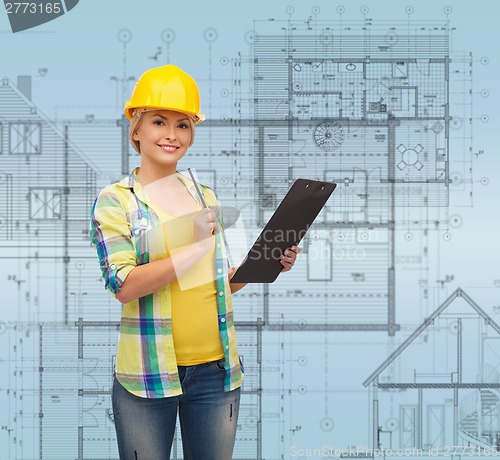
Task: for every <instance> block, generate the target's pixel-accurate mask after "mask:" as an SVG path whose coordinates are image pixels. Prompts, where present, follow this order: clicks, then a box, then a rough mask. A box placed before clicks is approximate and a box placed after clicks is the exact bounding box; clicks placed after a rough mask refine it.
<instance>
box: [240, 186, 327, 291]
mask: <svg viewBox="0 0 500 460" xmlns="http://www.w3.org/2000/svg"><path fill="white" fill-rule="evenodd" d="M336 186H337V184H334V183H331V182H322V181H314V180H308V179H297V180H296V181H295V182H294V184H293V185H292V187H291V188H290V190H289V191H288V193H287V194H286V196H285V198H283V201H282V202H281V203H280V205H279V206H278V208H277V209H276V211H275V212H274V214H273V215H272V216H271V219H269V222H268V223H267V225H266V226H265V228H264V229H263V230H262V232H261V234H260V235H259V237H258V238H257V240H256V241H255V243H254V244H253V246H252V248H251V249H250V250H249V251H248V254H247V256H246V258H245V260H244V261H243V263H242V264H241V265H240V266H239V268H238V270H236V273H235V274H234V275H233V277H232V278H231V283H272V282H274V281H275V280H276V278H277V277H278V275H279V274H280V272H281V271H282V270H283V265H282V264H281V263H280V257H281V255H282V254H283V252H284V251H285V250H286V249H287V248H291V247H292V246H298V244H299V242H300V241H301V240H302V238H303V237H304V235H305V234H306V232H307V230H308V229H309V227H310V226H311V224H312V223H313V221H314V219H316V217H317V215H318V214H319V212H320V211H321V209H322V208H323V206H324V205H325V203H326V202H327V200H328V198H330V195H331V194H332V193H333V191H334V190H335V187H336Z"/></svg>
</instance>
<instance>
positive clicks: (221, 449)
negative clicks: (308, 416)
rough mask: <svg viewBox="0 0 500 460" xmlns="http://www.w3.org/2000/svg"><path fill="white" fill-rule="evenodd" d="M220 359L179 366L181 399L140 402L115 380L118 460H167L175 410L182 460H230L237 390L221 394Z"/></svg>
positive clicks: (235, 419)
mask: <svg viewBox="0 0 500 460" xmlns="http://www.w3.org/2000/svg"><path fill="white" fill-rule="evenodd" d="M224 377H225V370H224V359H221V360H219V361H213V362H210V363H204V364H198V365H196V366H179V378H180V380H181V385H182V391H183V394H182V395H179V396H171V397H168V398H155V399H153V398H140V397H138V396H135V395H133V394H132V393H129V392H128V391H127V390H126V389H125V388H123V386H122V385H121V384H120V383H119V382H118V381H117V380H116V378H115V380H114V383H113V391H112V401H113V413H114V420H115V428H116V437H117V441H118V451H119V453H120V459H121V460H168V459H169V458H170V451H171V448H172V443H173V439H174V431H175V423H176V418H177V411H178V412H179V420H180V426H181V437H182V448H183V452H184V460H231V458H232V455H233V447H234V440H235V437H236V424H237V421H238V413H239V405H240V389H239V388H238V389H236V390H233V391H229V392H224Z"/></svg>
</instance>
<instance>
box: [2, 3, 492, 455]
mask: <svg viewBox="0 0 500 460" xmlns="http://www.w3.org/2000/svg"><path fill="white" fill-rule="evenodd" d="M339 5H344V6H345V13H344V14H343V18H345V19H346V20H352V21H355V20H356V21H359V20H361V19H363V17H364V15H363V14H362V13H361V12H360V9H361V8H362V7H364V6H367V7H368V8H369V16H371V17H372V18H373V19H374V21H382V22H391V21H405V20H407V19H408V15H407V14H406V12H405V8H406V7H407V6H408V5H412V6H413V8H414V12H413V14H412V15H411V21H415V23H418V22H419V21H424V22H425V21H429V20H444V19H445V18H446V14H445V13H444V8H445V7H446V6H451V7H452V9H453V11H452V13H451V14H450V15H449V20H450V24H451V26H452V27H453V28H454V29H455V30H454V31H453V33H452V36H453V42H452V48H453V50H454V51H456V50H462V51H464V53H465V54H468V53H469V52H471V53H472V55H473V56H474V62H475V66H474V74H473V81H472V85H473V92H474V98H473V114H474V120H473V125H474V128H473V138H472V144H473V146H474V148H473V151H474V152H475V151H479V150H484V154H482V155H480V156H479V158H477V159H474V160H473V166H474V173H473V181H472V183H471V184H468V186H467V187H465V192H464V193H460V192H457V191H455V192H451V193H450V207H449V215H460V216H461V219H462V225H461V226H460V227H459V228H456V229H454V228H452V229H450V231H449V233H450V234H451V239H450V240H449V241H444V240H443V238H442V233H440V232H436V234H435V235H434V236H432V243H433V246H432V247H433V250H434V251H435V252H434V254H433V258H432V263H433V265H432V267H430V269H429V271H430V272H431V277H430V278H431V279H430V280H429V286H428V288H429V293H430V294H429V298H428V299H425V300H424V299H422V297H421V292H420V289H419V287H418V283H416V282H415V280H416V278H419V277H420V278H422V277H424V275H422V272H419V273H414V272H411V271H409V272H405V274H404V275H402V276H401V277H400V278H398V281H397V285H396V319H397V322H398V323H399V324H400V325H401V331H399V332H397V333H396V335H395V337H389V336H388V335H387V333H384V332H359V331H357V332H349V331H340V332H336V331H333V332H332V331H316V332H309V333H301V332H293V331H279V330H277V331H268V332H265V333H264V334H263V337H262V339H261V340H262V344H263V345H264V352H265V354H264V355H263V362H264V364H263V379H262V388H263V389H264V394H263V401H262V404H263V406H262V411H263V417H264V423H265V430H264V432H263V439H262V443H263V445H262V451H263V458H266V459H274V458H289V448H290V446H292V445H297V446H300V447H302V448H307V447H310V448H314V447H321V446H323V445H331V446H340V447H345V446H348V445H356V444H360V445H368V442H369V439H370V433H371V428H370V413H369V411H370V400H369V395H368V392H367V389H366V388H365V387H363V386H362V382H363V381H364V380H365V379H366V377H367V376H368V375H369V374H371V373H372V372H373V370H374V369H375V368H376V367H377V366H378V365H379V364H380V363H381V362H382V361H383V360H384V359H385V358H386V357H387V356H388V355H389V354H390V353H391V352H392V351H393V350H394V349H395V348H396V347H397V345H398V344H400V343H401V342H402V340H404V338H406V337H407V336H408V335H409V334H410V333H411V332H412V331H413V330H414V329H415V328H416V327H417V326H418V324H420V323H421V321H422V320H423V319H424V318H425V317H426V316H427V315H429V314H430V313H431V312H432V311H434V310H435V309H436V308H437V307H438V306H439V305H440V304H441V303H442V302H443V301H444V300H445V299H446V298H447V297H448V296H449V295H450V293H451V292H453V291H454V290H455V289H456V288H458V287H461V288H462V289H464V290H465V291H466V292H467V293H468V294H469V295H470V296H471V297H472V298H473V299H474V300H475V301H476V302H477V303H478V304H479V305H480V306H481V307H482V308H483V309H484V310H485V311H486V312H487V313H488V314H489V315H491V317H492V318H493V319H494V320H495V321H497V322H500V300H499V296H498V289H499V288H500V273H499V272H498V255H499V249H500V241H499V238H498V230H499V224H500V222H499V218H498V199H497V197H498V194H499V192H500V180H499V179H500V174H499V170H500V169H499V167H500V161H499V159H498V155H497V154H498V152H499V149H498V140H497V132H498V126H500V124H499V123H500V120H499V110H498V104H499V102H500V95H499V93H498V76H499V75H500V63H499V59H498V45H497V43H498V39H499V37H498V18H499V13H500V4H499V3H498V2H494V1H492V0H490V1H485V0H478V1H475V2H459V1H428V0H421V1H419V2H418V3H417V2H414V3H411V2H401V1H395V0H390V1H389V0H384V1H366V0H365V1H361V2H360V1H356V0H355V1H350V2H345V3H343V2H337V1H323V0H316V1H314V2H298V1H281V0H277V1H274V2H264V1H262V0H256V1H254V2H245V3H240V4H236V3H234V2H226V1H213V2H210V3H209V2H201V1H198V0H196V1H193V2H190V3H188V4H186V3H180V2H175V3H166V2H164V1H160V0H148V1H147V2H142V3H141V4H139V2H137V1H132V0H121V1H117V0H109V1H106V2H98V1H97V0H81V1H80V3H79V4H78V6H77V7H75V9H73V10H72V11H71V12H69V13H68V14H66V15H64V17H61V18H59V19H57V20H55V21H53V22H50V23H48V24H45V25H42V26H40V27H37V28H36V29H32V30H30V31H26V32H22V33H17V34H12V33H11V32H10V28H9V25H8V21H7V18H6V16H5V14H0V40H1V44H2V46H1V47H0V62H1V70H2V72H1V75H0V76H2V77H7V78H9V79H10V80H15V78H16V76H17V75H32V76H33V98H32V100H33V102H34V104H35V105H36V106H37V107H38V108H39V109H40V111H41V112H43V113H45V115H46V116H47V117H48V118H49V119H51V120H54V121H57V120H63V119H65V118H84V117H85V115H86V114H88V113H93V114H95V116H96V118H103V119H106V118H107V119H112V118H118V117H119V116H120V113H121V109H122V106H123V94H124V93H125V94H127V95H128V94H129V90H130V88H131V86H130V84H129V86H127V87H125V88H123V87H121V85H120V83H119V82H117V81H116V80H112V79H111V77H117V78H122V76H123V75H124V66H125V72H126V75H127V77H128V76H134V77H138V76H139V75H140V74H141V73H142V71H144V70H145V69H147V68H149V67H152V66H155V65H160V64H162V63H167V62H172V63H175V64H177V65H179V66H180V67H181V68H184V69H186V70H188V71H189V73H191V74H192V75H194V76H196V79H197V81H198V83H199V86H200V90H201V98H202V104H203V106H204V111H205V112H206V113H207V115H208V116H209V117H210V113H211V112H212V113H216V114H220V113H223V112H224V110H226V109H227V100H225V99H224V98H222V97H220V89H219V87H218V85H217V81H218V79H222V80H227V78H228V76H227V70H226V68H225V67H224V66H222V65H220V60H221V58H223V57H228V58H230V59H232V58H235V57H237V56H238V54H239V53H241V54H242V55H248V54H249V53H250V47H249V44H248V41H247V39H248V33H250V32H251V31H252V30H253V28H254V20H256V21H266V20H268V19H270V18H275V19H276V20H286V19H287V18H288V14H287V10H286V9H287V7H289V6H293V9H294V12H293V14H292V15H291V18H292V19H294V20H296V21H300V20H304V19H305V18H307V17H308V16H310V15H311V9H312V8H313V7H314V6H317V7H319V8H320V13H319V15H318V16H319V17H320V18H321V19H325V20H326V19H335V20H336V19H337V18H338V17H339V15H338V13H337V8H338V6H339ZM124 29H126V30H128V31H130V32H131V34H132V38H131V40H130V41H129V42H128V43H127V48H126V62H124V54H123V43H122V42H121V41H120V40H119V36H118V34H119V32H120V31H122V30H124ZM166 29H168V30H171V31H174V32H175V40H174V41H173V42H172V43H171V44H170V46H169V47H168V49H167V47H166V46H165V44H166V43H165V42H164V41H163V40H162V38H161V32H162V31H164V30H166ZM207 30H209V31H210V33H211V34H212V35H211V36H213V31H215V32H216V35H217V38H216V39H215V40H213V41H212V40H207V39H206V38H207V35H206V34H207ZM158 47H163V50H162V54H161V55H159V58H158V61H154V60H153V59H151V56H153V55H154V54H155V52H156V51H157V49H158ZM167 57H168V58H167ZM483 57H486V58H488V63H487V65H484V64H482V63H481V58H483ZM40 69H47V73H46V75H45V76H42V74H43V73H44V72H43V71H41V70H40ZM461 89H463V88H461ZM484 89H486V90H487V91H488V96H487V97H483V96H481V95H480V92H481V91H482V90H484ZM485 114H486V115H487V117H488V121H487V122H483V121H481V116H482V115H485ZM109 154H110V155H116V161H117V164H118V162H119V161H120V150H119V146H117V147H116V151H115V152H110V153H109ZM452 155H453V152H450V156H452ZM469 157H470V158H473V155H469ZM0 161H1V160H0ZM91 161H92V162H93V163H94V164H95V166H96V167H97V168H99V167H100V158H99V156H98V155H96V156H95V157H93V158H91ZM465 168H466V166H465ZM104 169H105V168H104ZM118 177H121V175H120V174H119V171H117V173H116V176H115V179H116V178H118ZM485 178H486V179H487V180H484V179H485ZM110 181H111V177H110V175H109V171H108V170H106V173H104V174H102V175H101V176H100V177H98V184H100V185H105V184H106V183H108V182H110ZM484 183H487V185H483V184H484ZM469 191H471V193H472V194H470V193H469ZM224 204H227V205H235V203H224ZM5 263H6V265H7V264H9V267H10V269H11V271H12V272H13V273H15V272H16V270H17V264H19V263H20V262H16V261H15V260H12V259H9V260H6V261H5ZM299 263H300V262H299ZM87 266H90V263H88V264H87ZM447 275H449V276H452V277H453V279H452V281H450V282H448V283H444V284H443V283H440V282H439V280H442V279H445V278H446V276H447ZM28 282H29V283H33V289H35V288H36V289H38V290H39V291H40V292H42V291H44V287H43V286H40V280H38V281H37V280H35V279H32V280H29V281H28ZM280 282H281V283H283V286H285V285H286V283H287V281H286V279H284V280H281V281H280ZM42 284H43V283H42ZM291 288H293V286H291ZM18 289H19V287H18V286H17V285H16V284H15V283H11V282H9V280H7V279H4V280H2V290H3V291H4V301H3V302H2V306H1V307H0V311H1V312H2V315H1V318H0V320H1V321H2V322H3V323H4V325H6V324H9V327H11V326H12V325H15V324H16V323H17V324H18V325H19V326H20V327H21V326H22V327H24V326H23V325H24V324H26V323H30V324H35V323H37V322H39V321H53V322H56V323H57V322H58V321H61V317H60V314H61V310H60V307H59V306H57V305H54V307H52V306H50V305H43V306H41V307H40V308H39V309H38V311H37V310H35V309H31V308H32V307H29V308H30V309H29V310H28V311H27V310H26V308H28V307H26V306H25V304H24V302H23V300H22V299H20V297H19V291H18ZM102 295H104V294H102ZM495 307H497V308H495ZM118 308H119V306H118V305H117V310H116V311H117V315H118ZM304 308H307V307H305V306H304ZM235 310H236V312H237V311H238V297H235ZM117 318H118V316H116V317H115V318H112V319H117ZM4 327H5V326H4ZM2 332H4V333H3V337H2V349H1V351H0V367H3V370H2V372H1V373H0V396H1V397H2V398H3V400H4V401H6V405H5V406H4V410H2V411H3V415H2V416H0V423H1V425H2V429H1V430H0V446H3V447H2V448H1V449H0V459H12V460H14V459H15V460H17V459H21V458H22V459H31V458H41V457H39V450H40V444H39V437H38V436H37V435H35V434H34V435H33V436H32V437H30V436H28V435H26V433H29V432H30V429H31V428H33V430H32V431H33V432H35V431H36V427H37V422H38V420H37V417H36V411H35V410H34V409H35V408H36V405H35V404H33V413H32V414H30V417H26V414H19V407H20V406H21V405H23V404H24V405H26V402H24V403H21V402H19V400H18V399H17V395H15V391H16V385H17V383H16V382H17V380H15V379H13V377H12V373H13V372H14V371H15V370H16V368H17V369H18V368H19V367H23V366H24V365H28V363H31V361H30V359H31V358H30V356H36V354H37V352H36V343H33V344H31V345H30V349H29V350H26V351H24V352H23V353H20V352H19V349H16V350H15V351H14V348H13V346H14V343H15V342H16V340H17V338H18V337H17V335H15V333H13V332H8V333H5V329H3V330H1V329H0V334H1V333H2ZM111 340H112V339H111ZM497 347H498V345H497ZM301 357H302V358H303V357H305V358H306V359H305V364H304V360H302V361H300V360H299V358H301ZM422 359H423V360H426V359H428V357H425V356H422ZM415 365H416V366H417V365H418V363H416V364H415ZM275 368H279V369H280V370H281V371H283V373H281V372H276V371H274V370H273V369H275ZM25 385H27V384H26V383H25ZM27 386H28V387H29V385H27ZM24 388H25V389H26V386H25V387H24ZM33 388H36V378H35V377H33ZM26 394H29V392H26ZM27 397H29V396H27ZM23 407H25V406H23ZM19 420H23V422H22V423H21V424H20V423H19ZM240 422H244V421H240ZM70 423H71V422H70ZM248 423H253V422H252V421H249V422H248ZM75 426H76V422H75ZM46 429H50V426H49V427H47V428H46ZM16 436H17V439H16V440H15V441H14V437H16ZM20 439H22V441H23V442H22V445H20ZM59 443H60V445H61V450H64V448H65V440H64V437H63V438H62V439H60V440H59ZM71 443H73V441H72V440H71V441H68V449H69V448H72V446H71ZM113 446H114V444H113V440H112V439H111V440H110V441H109V451H108V453H103V455H108V456H109V457H106V458H116V454H115V453H114V450H113V449H114V447H113ZM113 455H115V456H113ZM68 458H69V457H68ZM250 458H252V457H250Z"/></svg>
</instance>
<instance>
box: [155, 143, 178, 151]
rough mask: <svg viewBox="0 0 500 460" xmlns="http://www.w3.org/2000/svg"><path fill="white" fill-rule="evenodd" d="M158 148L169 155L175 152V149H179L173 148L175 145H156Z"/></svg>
mask: <svg viewBox="0 0 500 460" xmlns="http://www.w3.org/2000/svg"><path fill="white" fill-rule="evenodd" d="M157 145H158V147H160V148H161V149H162V150H163V151H165V152H169V153H173V152H175V151H177V149H178V148H179V147H177V146H175V145H168V144H157Z"/></svg>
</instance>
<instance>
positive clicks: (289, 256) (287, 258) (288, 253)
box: [280, 246, 300, 272]
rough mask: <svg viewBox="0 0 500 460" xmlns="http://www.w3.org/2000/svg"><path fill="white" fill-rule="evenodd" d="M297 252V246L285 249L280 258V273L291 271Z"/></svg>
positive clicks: (298, 250) (298, 249)
mask: <svg viewBox="0 0 500 460" xmlns="http://www.w3.org/2000/svg"><path fill="white" fill-rule="evenodd" d="M299 252H300V248H299V247H298V246H292V247H291V248H288V249H285V252H284V253H283V255H282V256H281V258H280V262H281V265H283V269H282V270H281V271H282V272H288V271H290V270H291V269H292V267H293V264H294V263H295V260H296V259H297V255H298V254H299Z"/></svg>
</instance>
